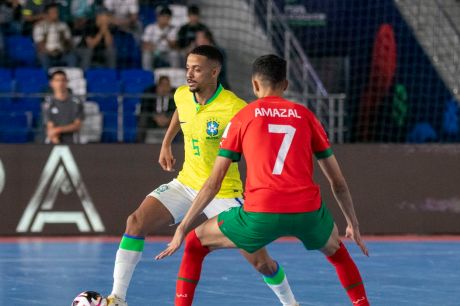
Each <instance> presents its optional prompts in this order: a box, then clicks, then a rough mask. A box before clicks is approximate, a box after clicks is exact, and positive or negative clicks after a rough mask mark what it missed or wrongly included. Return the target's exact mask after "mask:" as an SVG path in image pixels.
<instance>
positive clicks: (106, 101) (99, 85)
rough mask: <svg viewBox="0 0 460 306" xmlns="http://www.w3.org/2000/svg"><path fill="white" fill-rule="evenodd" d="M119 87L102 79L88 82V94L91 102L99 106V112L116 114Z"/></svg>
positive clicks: (116, 83)
mask: <svg viewBox="0 0 460 306" xmlns="http://www.w3.org/2000/svg"><path fill="white" fill-rule="evenodd" d="M119 93H120V85H119V83H118V82H117V81H114V82H110V81H107V80H104V79H94V80H92V81H89V80H88V94H89V96H90V97H91V100H93V101H95V102H97V103H98V104H99V109H100V110H101V112H103V113H106V112H117V111H118V99H117V95H118V94H119ZM92 94H93V95H92Z"/></svg>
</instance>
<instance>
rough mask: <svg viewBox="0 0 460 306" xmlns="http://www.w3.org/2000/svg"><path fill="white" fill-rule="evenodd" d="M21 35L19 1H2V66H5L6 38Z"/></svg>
mask: <svg viewBox="0 0 460 306" xmlns="http://www.w3.org/2000/svg"><path fill="white" fill-rule="evenodd" d="M20 33H21V5H20V4H19V0H0V66H5V65H6V64H7V60H6V58H5V40H4V39H5V36H7V35H15V34H20Z"/></svg>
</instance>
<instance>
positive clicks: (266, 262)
mask: <svg viewBox="0 0 460 306" xmlns="http://www.w3.org/2000/svg"><path fill="white" fill-rule="evenodd" d="M250 262H251V264H252V266H253V267H254V269H256V270H257V271H258V272H259V273H261V274H263V275H271V274H273V273H275V272H276V270H277V264H276V262H275V261H274V260H273V259H271V258H257V257H255V258H252V259H251V260H250Z"/></svg>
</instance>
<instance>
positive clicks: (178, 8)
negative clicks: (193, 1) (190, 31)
mask: <svg viewBox="0 0 460 306" xmlns="http://www.w3.org/2000/svg"><path fill="white" fill-rule="evenodd" d="M169 8H170V9H171V11H172V12H173V16H172V18H171V24H172V25H173V26H175V27H177V28H180V27H181V26H183V25H184V24H186V23H187V22H188V14H187V7H186V6H185V5H180V4H171V5H169Z"/></svg>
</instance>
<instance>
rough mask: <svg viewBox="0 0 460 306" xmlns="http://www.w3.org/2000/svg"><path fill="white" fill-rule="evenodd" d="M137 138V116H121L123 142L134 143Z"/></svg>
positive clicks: (132, 114)
mask: <svg viewBox="0 0 460 306" xmlns="http://www.w3.org/2000/svg"><path fill="white" fill-rule="evenodd" d="M136 138H137V116H136V115H135V114H134V113H130V114H125V115H124V116H123V141H124V142H136Z"/></svg>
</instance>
